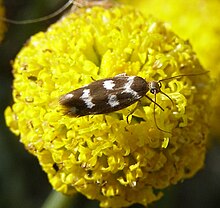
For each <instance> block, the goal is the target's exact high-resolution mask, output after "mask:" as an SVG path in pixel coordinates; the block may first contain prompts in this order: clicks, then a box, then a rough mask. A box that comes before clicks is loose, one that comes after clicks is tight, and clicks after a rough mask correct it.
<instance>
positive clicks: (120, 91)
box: [59, 72, 207, 132]
mask: <svg viewBox="0 0 220 208" xmlns="http://www.w3.org/2000/svg"><path fill="white" fill-rule="evenodd" d="M204 73H207V72H203V73H200V74H204ZM200 74H188V75H177V76H174V77H170V78H165V79H163V80H159V81H150V82H147V81H146V80H145V79H143V78H142V77H139V76H128V75H126V74H119V75H116V76H115V77H112V78H106V79H101V80H97V81H94V82H92V83H90V84H88V85H86V86H83V87H81V88H78V89H76V90H73V91H71V92H69V93H67V94H65V95H63V96H61V97H60V99H59V103H60V104H61V105H62V106H63V107H64V109H65V114H66V115H68V116H72V117H80V116H86V115H96V114H107V113H111V112H114V111H118V110H121V109H123V108H126V107H128V106H130V105H132V104H133V103H135V102H137V101H140V99H141V98H143V97H147V98H148V99H149V100H150V101H151V102H153V103H154V109H155V106H158V107H159V108H160V109H161V110H164V109H163V108H162V107H161V106H160V105H159V104H157V103H156V94H157V93H162V94H163V95H165V96H166V97H168V98H169V99H170V100H171V102H172V103H173V101H172V99H171V98H170V97H169V96H168V95H166V94H165V93H164V92H162V91H161V86H162V85H161V81H164V80H169V79H174V78H180V77H183V76H195V75H200ZM148 91H150V92H151V93H152V94H154V95H155V100H152V99H151V98H150V97H149V96H148V95H147V92H148ZM154 120H156V119H155V113H154ZM155 123H156V122H155ZM156 126H157V124H156ZM157 128H158V129H160V128H159V127H158V126H157ZM160 130H161V131H164V132H166V131H165V130H162V129H160Z"/></svg>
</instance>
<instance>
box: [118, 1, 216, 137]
mask: <svg viewBox="0 0 220 208" xmlns="http://www.w3.org/2000/svg"><path fill="white" fill-rule="evenodd" d="M121 1H123V2H127V3H129V4H131V5H133V6H135V7H136V8H138V9H140V10H141V11H142V12H143V13H144V14H145V15H146V16H147V15H149V14H153V15H155V16H156V17H157V18H160V19H162V20H164V21H167V22H170V23H171V24H172V27H173V29H174V31H176V32H177V33H178V34H181V36H182V37H184V38H187V39H189V40H190V43H191V44H192V45H193V48H194V50H195V51H196V53H197V55H198V57H199V60H200V61H201V63H202V65H203V66H204V67H205V68H207V69H208V70H210V75H211V77H213V78H214V79H216V85H215V86H213V89H212V91H214V93H215V94H216V95H218V94H219V92H220V78H219V77H220V53H219V48H220V41H219V31H220V13H219V8H220V1H219V0H191V1H187V2H186V1H185V0H178V1H176V0H167V1H163V0H154V1H152V0H138V1H131V0H121ZM211 106H212V108H214V114H213V118H212V121H211V124H210V126H211V127H212V132H213V133H214V134H217V135H220V128H219V122H220V120H219V118H220V110H219V109H220V99H219V97H218V96H213V99H212V102H211Z"/></svg>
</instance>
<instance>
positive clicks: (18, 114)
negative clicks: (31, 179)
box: [5, 6, 210, 207]
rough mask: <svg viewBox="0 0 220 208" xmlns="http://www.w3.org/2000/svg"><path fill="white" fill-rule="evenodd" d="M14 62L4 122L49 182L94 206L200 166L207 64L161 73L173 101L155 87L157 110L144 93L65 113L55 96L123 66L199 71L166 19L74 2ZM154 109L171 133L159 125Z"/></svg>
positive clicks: (154, 192) (156, 188)
mask: <svg viewBox="0 0 220 208" xmlns="http://www.w3.org/2000/svg"><path fill="white" fill-rule="evenodd" d="M13 67H14V71H13V73H14V83H13V98H14V104H13V105H12V106H11V107H8V108H7V109H6V111H5V117H6V123H7V125H8V126H9V128H10V129H11V131H12V132H14V133H15V134H16V135H19V137H20V141H21V142H22V143H23V144H24V145H25V147H26V149H27V150H28V151H29V152H30V153H32V154H33V155H35V156H36V157H37V158H38V160H39V163H40V164H41V166H42V168H43V170H44V171H45V172H46V173H47V175H48V178H49V181H50V183H51V184H52V186H53V188H54V189H56V190H57V191H59V192H62V193H64V194H68V195H72V194H74V193H75V192H76V191H77V192H81V193H82V194H84V195H85V196H87V197H88V198H90V199H97V200H99V201H100V206H102V207H125V206H129V205H131V204H133V203H140V204H143V205H147V204H149V203H151V202H153V201H156V200H158V199H159V198H160V197H161V195H162V194H161V192H160V190H162V189H164V188H166V187H168V186H170V185H172V184H176V183H177V182H178V181H182V180H184V179H186V178H189V177H192V176H193V175H194V174H195V173H196V172H197V171H198V170H199V169H201V167H202V166H203V163H204V158H205V152H206V147H205V146H206V139H207V133H208V122H209V120H208V118H209V108H208V104H209V96H210V81H209V80H210V78H209V74H208V73H206V74H203V75H197V76H188V77H186V76H185V77H181V78H179V79H170V80H167V81H164V82H162V87H161V91H163V92H164V93H166V94H167V95H168V96H169V97H170V98H171V99H172V101H173V103H174V105H172V102H171V101H170V100H169V99H168V98H167V97H166V96H165V95H163V94H162V93H158V94H157V96H156V101H157V103H158V104H159V105H160V106H162V107H163V109H164V111H162V110H161V109H160V108H159V107H156V108H155V110H154V104H153V103H152V102H151V101H150V100H149V99H147V98H146V97H143V98H142V99H141V102H137V103H134V104H133V105H131V106H129V107H127V108H125V109H122V110H120V111H116V112H112V113H109V114H101V115H88V116H82V117H69V116H67V115H65V114H64V113H63V109H62V106H61V105H60V103H59V98H60V97H61V96H62V95H64V94H66V93H68V92H70V91H72V90H75V89H77V88H80V87H82V86H84V85H87V84H90V83H91V82H93V81H94V80H100V79H105V78H109V77H114V76H115V75H118V74H122V73H126V74H127V75H129V76H140V77H142V78H144V79H145V80H146V81H152V80H156V81H157V80H160V79H164V78H169V77H172V76H176V75H179V74H192V73H194V74H195V73H201V72H204V69H203V68H202V67H201V65H200V63H199V61H198V59H197V57H196V55H195V53H194V52H193V50H192V47H191V45H190V44H189V43H188V42H187V41H184V40H182V39H181V38H179V37H178V36H177V35H175V34H174V33H173V32H172V30H171V29H170V28H169V26H168V25H167V24H165V23H163V22H160V21H158V20H156V19H155V18H153V17H144V15H142V14H141V13H140V12H139V11H136V10H134V9H133V8H130V7H127V6H115V7H112V8H109V9H105V8H101V7H93V8H88V9H79V10H78V11H77V12H75V13H71V14H68V15H67V16H65V17H63V18H62V19H61V20H60V21H58V22H57V23H55V24H54V25H52V26H51V27H50V28H49V29H48V30H47V31H46V32H40V33H38V34H36V35H34V36H32V37H31V39H30V40H29V41H28V43H27V44H26V46H24V48H23V49H22V50H21V51H20V53H19V54H18V55H17V57H16V60H15V62H14V66H13ZM147 95H148V96H149V97H151V98H152V99H154V96H153V95H152V94H150V92H148V93H147ZM133 109H135V111H134V112H133V113H132V114H131V115H130V116H129V122H127V116H128V115H129V114H130V112H132V111H133ZM154 116H155V120H156V122H157V125H158V126H159V127H160V128H161V129H163V130H166V131H169V132H171V133H165V132H162V131H160V130H159V129H158V128H157V127H156V125H155V121H154Z"/></svg>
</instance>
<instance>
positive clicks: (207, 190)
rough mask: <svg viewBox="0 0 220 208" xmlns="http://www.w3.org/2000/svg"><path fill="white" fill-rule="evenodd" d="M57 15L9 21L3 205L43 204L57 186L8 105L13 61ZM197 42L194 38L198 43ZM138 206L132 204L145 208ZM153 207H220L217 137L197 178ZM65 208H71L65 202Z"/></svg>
mask: <svg viewBox="0 0 220 208" xmlns="http://www.w3.org/2000/svg"><path fill="white" fill-rule="evenodd" d="M66 2H67V0H66V1H64V0H56V1H55V0H31V1H30V0H5V7H6V16H7V17H8V18H10V19H14V20H26V19H34V18H38V17H41V16H45V15H47V14H50V13H51V12H53V11H55V10H56V9H58V8H60V6H61V5H63V4H64V3H66ZM57 19H59V16H58V17H56V18H53V19H52V20H48V21H44V22H41V23H35V24H28V25H13V24H8V25H7V27H8V28H7V32H6V33H5V38H4V40H3V42H2V44H1V45H0V101H1V102H0V207H1V208H17V207H22V208H30V207H31V208H39V207H41V205H42V204H43V203H44V201H45V200H46V198H47V196H48V195H49V194H50V192H51V190H52V187H51V185H50V184H49V183H48V180H47V176H46V174H45V173H44V172H43V171H42V170H41V167H40V165H39V164H38V161H37V159H36V158H34V157H33V156H32V155H30V154H29V153H27V151H26V150H25V149H24V147H23V145H22V144H21V143H20V142H19V139H18V138H17V137H15V136H14V135H13V134H12V133H11V132H10V131H9V129H8V128H7V127H6V125H5V119H4V110H5V108H6V107H7V106H8V105H11V104H12V96H11V92H12V88H11V86H12V80H13V77H12V67H11V65H10V62H11V60H13V59H14V58H15V56H16V54H17V53H18V52H19V50H20V49H21V48H22V47H23V45H24V43H25V41H26V40H28V38H29V37H30V36H31V35H33V34H35V33H37V32H39V31H44V30H46V28H47V27H48V26H49V25H50V24H51V23H53V22H55V21H56V20H57ZM192 44H193V43H192ZM74 207H80V208H86V207H89V208H96V207H98V202H96V201H90V200H87V199H86V198H85V197H83V196H79V197H78V199H77V202H76V204H75V205H74ZM141 207H142V206H140V205H133V206H132V208H141ZM149 207H150V208H154V207H155V208H156V207H160V208H168V207H169V208H176V207H178V208H185V207H193V208H197V207H198V208H219V207H220V145H219V143H218V142H215V141H214V142H213V144H212V145H211V146H210V148H209V150H208V154H207V158H206V165H205V167H204V169H203V170H201V171H200V172H199V173H198V174H197V175H196V176H195V177H194V178H192V179H189V180H186V181H184V182H183V183H179V184H178V185H176V186H173V187H170V188H168V189H167V190H166V191H165V195H164V197H163V198H162V200H160V201H159V202H156V203H154V204H152V205H150V206H149ZM64 208H65V207H64Z"/></svg>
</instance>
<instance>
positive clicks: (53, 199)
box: [41, 191, 78, 208]
mask: <svg viewBox="0 0 220 208" xmlns="http://www.w3.org/2000/svg"><path fill="white" fill-rule="evenodd" d="M77 196H78V194H77V193H76V194H75V195H74V196H66V195H63V194H61V193H59V192H57V191H51V193H50V195H49V196H48V198H47V199H46V201H45V202H44V204H43V206H42V207H41V208H68V207H70V206H71V207H74V204H75V203H74V202H76V201H77V198H78V197H77Z"/></svg>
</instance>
